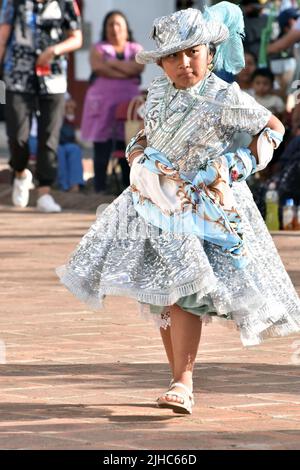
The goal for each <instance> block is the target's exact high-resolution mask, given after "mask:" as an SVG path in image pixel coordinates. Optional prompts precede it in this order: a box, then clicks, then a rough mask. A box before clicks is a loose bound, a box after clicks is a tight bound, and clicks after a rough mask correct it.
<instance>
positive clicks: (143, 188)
mask: <svg viewBox="0 0 300 470" xmlns="http://www.w3.org/2000/svg"><path fill="white" fill-rule="evenodd" d="M255 167H256V160H255V158H254V156H253V155H252V154H251V152H250V151H249V149H238V150H237V151H236V152H235V153H227V154H225V155H222V156H220V157H217V158H216V159H214V160H210V161H208V162H207V163H206V164H205V165H203V166H201V168H200V169H199V170H198V171H197V173H196V175H195V176H194V177H193V178H192V179H190V178H189V177H188V176H187V175H186V174H184V173H183V172H180V171H179V169H178V167H176V165H174V164H172V163H171V162H170V161H169V160H168V158H167V157H166V155H165V154H163V153H162V152H159V151H158V150H156V149H155V148H152V147H146V149H145V150H144V153H143V154H142V155H141V157H137V158H136V159H135V160H134V162H133V164H132V168H131V173H130V182H131V186H130V188H131V191H132V197H133V203H134V207H135V209H136V211H137V212H138V213H139V214H140V215H141V216H142V217H143V218H144V219H145V220H146V221H147V222H148V223H150V224H152V225H154V226H156V227H158V228H160V229H162V230H164V231H167V232H173V233H181V234H182V233H184V234H187V235H188V234H194V235H197V236H198V237H199V238H200V239H201V240H206V241H208V242H210V243H214V244H215V245H218V246H220V247H221V249H222V250H223V251H224V253H225V254H226V255H228V256H230V257H231V259H232V262H233V264H234V266H235V267H237V268H239V269H242V268H244V267H245V266H246V265H247V264H248V263H249V261H250V259H249V255H248V252H247V249H246V246H245V242H244V240H243V232H242V227H241V217H240V215H239V213H238V211H237V209H236V207H235V201H234V196H233V192H232V189H231V186H232V183H233V182H235V181H242V180H245V179H246V178H247V176H249V174H251V173H253V171H254V170H255Z"/></svg>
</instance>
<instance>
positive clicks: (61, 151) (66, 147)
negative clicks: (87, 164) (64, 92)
mask: <svg viewBox="0 0 300 470" xmlns="http://www.w3.org/2000/svg"><path fill="white" fill-rule="evenodd" d="M75 112H76V102H75V101H74V100H73V99H72V98H67V100H66V103H65V118H64V122H63V125H62V127H61V131H60V140H59V146H58V150H57V159H58V168H57V179H58V184H59V187H60V189H62V190H63V191H72V192H78V191H79V189H80V187H82V186H84V180H83V168H82V152H81V148H80V146H79V145H78V143H77V142H76V135H75V126H74V121H75Z"/></svg>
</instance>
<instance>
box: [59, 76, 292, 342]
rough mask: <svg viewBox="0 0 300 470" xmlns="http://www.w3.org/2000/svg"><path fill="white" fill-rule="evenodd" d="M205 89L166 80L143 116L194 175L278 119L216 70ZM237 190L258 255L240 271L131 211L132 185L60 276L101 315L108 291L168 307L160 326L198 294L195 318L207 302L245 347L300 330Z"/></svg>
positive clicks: (255, 217)
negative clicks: (243, 135) (239, 138)
mask: <svg viewBox="0 0 300 470" xmlns="http://www.w3.org/2000/svg"><path fill="white" fill-rule="evenodd" d="M199 86H200V85H199V84H197V85H196V86H194V87H192V88H190V89H187V90H177V89H175V88H174V87H173V86H172V84H171V83H170V82H169V80H168V79H167V78H166V77H160V78H158V79H156V80H155V81H154V82H153V83H152V85H151V87H150V89H149V94H148V99H147V103H146V111H145V130H146V135H147V142H148V145H149V146H151V147H154V148H156V149H158V150H160V151H162V152H164V153H165V154H166V155H167V156H168V159H169V160H170V161H171V162H172V163H173V164H177V165H178V168H179V169H180V170H181V171H182V172H185V173H186V174H187V175H190V176H192V175H193V174H195V173H196V172H197V169H198V168H199V166H200V165H201V164H203V163H205V162H206V161H207V160H208V159H212V158H215V157H218V156H220V155H222V153H224V151H225V150H226V149H228V148H229V147H230V146H231V145H232V143H233V141H234V139H235V138H236V135H237V133H238V132H247V133H248V134H251V135H255V134H257V133H259V132H260V131H261V130H262V129H263V128H264V127H265V126H266V124H267V122H268V120H269V118H270V113H269V111H267V110H266V109H265V108H263V107H262V106H260V105H259V104H258V103H256V101H255V100H254V99H253V98H252V97H250V96H249V95H247V94H246V93H244V92H242V91H241V90H240V89H239V86H238V85H237V84H236V83H233V84H230V85H229V84H228V83H226V82H224V81H223V80H221V79H219V78H217V77H216V76H215V75H214V74H210V76H209V77H208V79H207V82H206V86H205V91H204V93H203V94H204V96H202V95H199ZM233 192H234V197H235V200H236V205H237V207H238V208H239V214H240V215H241V217H242V221H243V233H244V238H245V240H246V243H247V246H248V249H249V252H250V257H251V261H250V263H249V264H248V266H247V267H246V268H244V269H242V270H241V269H236V268H234V266H233V265H232V262H231V260H230V259H229V258H228V257H227V256H226V255H225V254H224V253H223V252H222V251H221V249H220V248H219V247H218V246H216V245H213V244H211V243H207V242H204V243H203V241H202V240H200V239H199V238H198V237H197V236H195V235H183V234H171V233H167V232H163V231H161V230H158V229H156V228H155V227H153V226H150V225H149V224H147V223H146V222H145V221H144V220H143V219H142V217H141V216H139V215H138V214H137V212H136V210H135V208H134V206H133V202H132V193H131V189H130V187H129V188H127V189H126V190H125V191H124V192H123V193H122V194H121V195H120V196H119V197H118V198H117V199H115V201H114V202H113V203H112V204H110V205H109V206H108V207H107V208H106V209H105V210H104V211H103V212H102V213H100V214H99V215H98V217H97V219H96V222H95V223H94V224H93V225H92V226H91V228H90V229H89V231H88V232H87V234H86V235H85V236H84V237H83V238H82V240H81V242H80V243H79V245H78V247H77V248H76V250H75V251H74V253H73V254H72V255H71V257H70V259H69V261H68V263H67V264H66V265H65V266H62V267H60V268H58V270H57V272H58V275H59V276H60V278H61V281H62V282H63V283H64V284H65V285H66V286H67V287H68V288H69V289H70V290H71V291H72V292H73V293H74V294H75V295H77V296H78V297H79V298H80V299H81V300H83V301H85V302H86V303H87V304H89V306H91V307H92V308H94V309H97V308H101V307H102V301H103V299H104V297H105V296H106V295H124V296H128V297H131V298H134V299H136V300H137V301H139V303H140V304H141V305H142V306H149V305H150V304H151V305H152V306H157V307H166V308H165V309H164V313H163V314H161V313H157V312H160V311H161V310H160V309H159V308H157V310H155V309H153V308H152V309H151V312H152V313H151V315H152V317H155V318H156V319H157V320H158V322H159V324H160V325H161V326H166V325H167V324H168V321H169V317H168V315H167V306H170V305H172V304H174V303H177V302H179V301H181V302H182V299H183V300H184V299H190V298H191V296H192V298H193V300H194V301H196V303H197V304H198V305H199V306H200V308H199V310H198V312H195V314H198V315H201V306H202V307H205V306H206V309H205V308H203V313H204V312H205V315H206V317H207V315H209V316H210V317H212V316H216V317H222V318H225V319H226V320H233V321H234V322H235V324H236V325H237V327H238V329H239V330H240V334H241V341H242V343H243V344H244V345H254V344H258V343H260V342H261V341H262V340H263V339H265V338H267V337H271V336H282V335H286V334H290V333H293V332H298V331H300V302H299V298H298V296H297V294H296V292H295V289H294V287H293V285H292V283H291V281H290V278H289V277H288V275H287V273H286V271H285V268H284V266H283V264H282V262H281V259H280V257H279V255H278V253H277V251H276V248H275V246H274V243H273V241H272V238H271V236H270V234H269V232H268V230H267V228H266V226H265V224H264V221H263V219H262V217H261V215H260V213H259V211H258V209H257V207H256V205H255V203H254V201H253V197H252V194H251V192H250V190H249V188H248V186H247V184H246V183H245V182H242V183H241V182H239V183H234V185H233ZM182 305H184V302H183V304H182ZM190 311H191V312H192V313H193V310H190ZM228 323H230V322H228Z"/></svg>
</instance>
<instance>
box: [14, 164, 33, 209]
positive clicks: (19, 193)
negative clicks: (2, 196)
mask: <svg viewBox="0 0 300 470" xmlns="http://www.w3.org/2000/svg"><path fill="white" fill-rule="evenodd" d="M24 174H25V175H24V176H23V177H22V178H15V179H14V183H13V191H12V202H13V205H14V206H16V207H26V206H27V205H28V202H29V190H30V189H32V188H33V187H34V186H33V184H32V173H31V171H29V170H27V168H26V170H24Z"/></svg>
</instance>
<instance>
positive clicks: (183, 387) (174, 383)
mask: <svg viewBox="0 0 300 470" xmlns="http://www.w3.org/2000/svg"><path fill="white" fill-rule="evenodd" d="M175 387H178V388H182V389H183V390H184V391H185V392H186V393H187V394H188V396H189V398H190V399H191V400H192V399H193V393H192V392H191V390H190V389H189V388H188V387H187V386H186V385H184V384H183V383H181V382H173V383H172V385H171V387H170V390H169V391H170V392H171V390H172V388H175ZM167 393H169V392H167ZM171 393H173V394H177V392H171ZM180 395H182V394H180Z"/></svg>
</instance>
